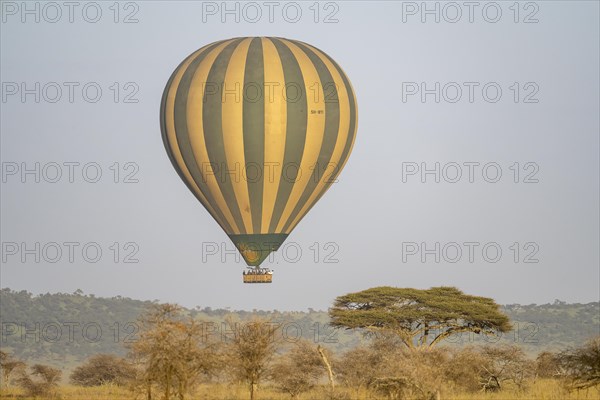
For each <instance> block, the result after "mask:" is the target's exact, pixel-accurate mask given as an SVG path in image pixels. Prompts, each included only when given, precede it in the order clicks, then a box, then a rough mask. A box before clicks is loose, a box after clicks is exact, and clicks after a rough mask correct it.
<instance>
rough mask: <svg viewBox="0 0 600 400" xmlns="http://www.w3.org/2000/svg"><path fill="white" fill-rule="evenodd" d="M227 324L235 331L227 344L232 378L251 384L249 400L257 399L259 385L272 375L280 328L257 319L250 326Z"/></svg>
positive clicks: (228, 362) (246, 324)
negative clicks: (270, 372)
mask: <svg viewBox="0 0 600 400" xmlns="http://www.w3.org/2000/svg"><path fill="white" fill-rule="evenodd" d="M227 323H228V324H229V325H230V326H231V328H232V333H233V334H232V335H230V338H229V343H228V344H227V350H226V360H227V364H228V366H229V367H230V371H231V373H232V375H233V377H235V378H237V379H239V380H241V381H244V382H246V383H247V384H248V388H249V391H250V399H251V400H254V399H255V398H256V394H257V389H258V385H259V383H260V381H261V380H262V379H263V378H264V377H265V376H266V375H267V374H268V373H269V366H270V363H271V361H272V359H273V356H274V355H275V352H276V351H277V348H278V346H279V343H280V338H279V335H277V334H276V333H277V332H278V331H279V324H276V323H273V322H270V321H267V320H261V319H255V320H252V321H250V322H247V323H239V322H233V321H232V320H231V319H229V320H228V321H227Z"/></svg>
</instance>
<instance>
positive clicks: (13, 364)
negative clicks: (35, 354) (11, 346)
mask: <svg viewBox="0 0 600 400" xmlns="http://www.w3.org/2000/svg"><path fill="white" fill-rule="evenodd" d="M24 368H25V363H24V362H23V361H21V360H17V359H16V358H14V357H13V356H12V355H10V354H9V353H7V352H5V351H2V350H0V370H2V381H3V382H4V387H5V388H8V387H9V385H10V378H11V375H12V374H13V372H15V371H19V370H23V369H24Z"/></svg>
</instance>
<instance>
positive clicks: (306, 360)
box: [271, 340, 325, 399]
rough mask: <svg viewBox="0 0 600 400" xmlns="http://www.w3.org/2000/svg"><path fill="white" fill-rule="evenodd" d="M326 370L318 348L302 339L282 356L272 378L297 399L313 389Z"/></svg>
mask: <svg viewBox="0 0 600 400" xmlns="http://www.w3.org/2000/svg"><path fill="white" fill-rule="evenodd" d="M324 372H325V367H324V365H323V362H322V361H321V357H320V355H319V351H318V349H317V348H316V347H315V346H313V345H311V344H310V343H309V342H307V341H305V340H302V341H299V342H297V343H295V345H294V347H293V348H292V349H291V350H290V351H289V352H288V353H286V354H285V355H283V356H281V357H280V358H279V360H277V362H276V363H275V365H274V366H273V372H272V375H271V379H273V380H274V381H275V383H276V385H277V387H278V388H279V389H280V390H281V391H283V392H286V393H288V394H289V395H290V396H291V398H292V399H295V398H296V397H297V396H298V395H300V394H301V393H304V392H306V391H308V390H310V389H312V388H313V387H314V386H315V384H316V383H317V380H318V379H319V378H320V377H321V376H322V375H323V373H324Z"/></svg>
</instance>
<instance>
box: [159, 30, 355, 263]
mask: <svg viewBox="0 0 600 400" xmlns="http://www.w3.org/2000/svg"><path fill="white" fill-rule="evenodd" d="M357 115H358V114H357V104H356V98H355V95H354V91H353V89H352V86H351V84H350V81H349V79H348V77H347V76H346V75H345V73H344V72H343V71H342V69H341V68H340V67H339V66H338V65H337V63H336V62H335V61H334V60H333V59H332V58H330V57H329V56H328V55H326V54H325V53H324V52H322V51H320V50H318V49H317V48H315V47H313V46H311V45H308V44H306V43H302V42H298V41H295V40H289V39H283V38H271V37H246V38H235V39H229V40H223V41H219V42H215V43H212V44H209V45H207V46H205V47H202V48H201V49H199V50H197V51H196V52H194V53H192V54H191V55H190V56H188V57H187V58H186V59H185V60H184V61H183V62H182V63H181V64H180V65H179V66H178V67H177V69H175V71H174V72H173V74H172V75H171V78H170V79H169V81H168V83H167V85H166V88H165V90H164V93H163V98H162V103H161V111H160V118H161V130H162V137H163V141H164V145H165V148H166V150H167V153H168V155H169V158H170V160H171V162H172V164H173V166H174V167H175V169H176V170H177V172H178V174H179V176H180V177H181V179H182V180H183V181H184V183H185V184H186V185H187V187H188V188H189V190H190V191H191V192H192V193H193V194H194V195H195V196H196V198H197V199H198V200H199V201H200V203H201V204H202V205H203V206H204V207H205V208H206V210H207V211H208V212H209V213H210V214H211V216H212V217H213V218H214V219H215V220H216V221H217V223H218V224H219V225H220V226H221V228H223V230H224V231H225V232H226V233H227V235H228V236H229V237H230V238H231V240H232V241H233V243H234V244H235V246H236V247H237V249H238V250H239V251H240V253H241V254H242V256H243V257H244V260H245V261H246V263H247V264H248V265H253V266H258V265H260V263H261V262H262V261H263V260H264V259H265V258H266V257H267V256H268V255H269V253H270V252H271V251H274V250H277V249H278V248H279V246H280V245H281V244H282V243H283V242H284V240H285V239H286V238H287V236H288V234H289V233H290V232H291V231H292V230H293V229H294V227H295V226H296V225H297V224H298V222H300V220H301V219H302V218H303V217H304V216H305V215H306V213H307V212H308V211H309V210H310V209H311V208H312V207H313V206H314V205H315V203H316V202H317V201H318V200H319V199H320V198H321V196H322V195H323V194H324V193H325V191H326V190H327V189H328V188H329V187H330V186H331V184H332V183H333V182H334V181H335V179H336V178H337V176H338V175H339V173H340V171H341V170H342V168H343V166H344V164H345V163H346V161H347V159H348V157H349V155H350V152H351V150H352V146H353V143H354V138H355V136H356V129H357Z"/></svg>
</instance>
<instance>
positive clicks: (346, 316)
mask: <svg viewBox="0 0 600 400" xmlns="http://www.w3.org/2000/svg"><path fill="white" fill-rule="evenodd" d="M329 315H330V317H331V325H332V326H335V327H342V328H347V329H366V330H369V331H375V332H377V331H380V332H393V333H395V334H397V335H398V336H399V337H400V338H401V339H402V341H403V342H404V343H405V344H406V345H407V346H408V347H409V348H415V347H424V346H433V345H435V344H437V343H439V342H440V341H441V340H442V339H444V338H447V337H449V336H451V335H452V334H455V333H459V332H474V333H477V334H479V333H483V334H495V333H497V332H507V331H509V330H510V329H511V324H510V321H509V318H508V317H507V316H506V315H505V314H503V313H502V312H501V311H500V307H499V305H498V304H496V303H495V302H494V300H492V299H490V298H487V297H478V296H471V295H467V294H464V293H463V292H462V291H460V290H459V289H457V288H455V287H445V286H442V287H434V288H431V289H427V290H419V289H411V288H396V287H390V286H382V287H375V288H371V289H367V290H363V291H361V292H356V293H349V294H346V295H343V296H339V297H338V298H336V300H335V302H334V305H333V307H332V308H330V309H329ZM430 338H431V340H429V339H430Z"/></svg>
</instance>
